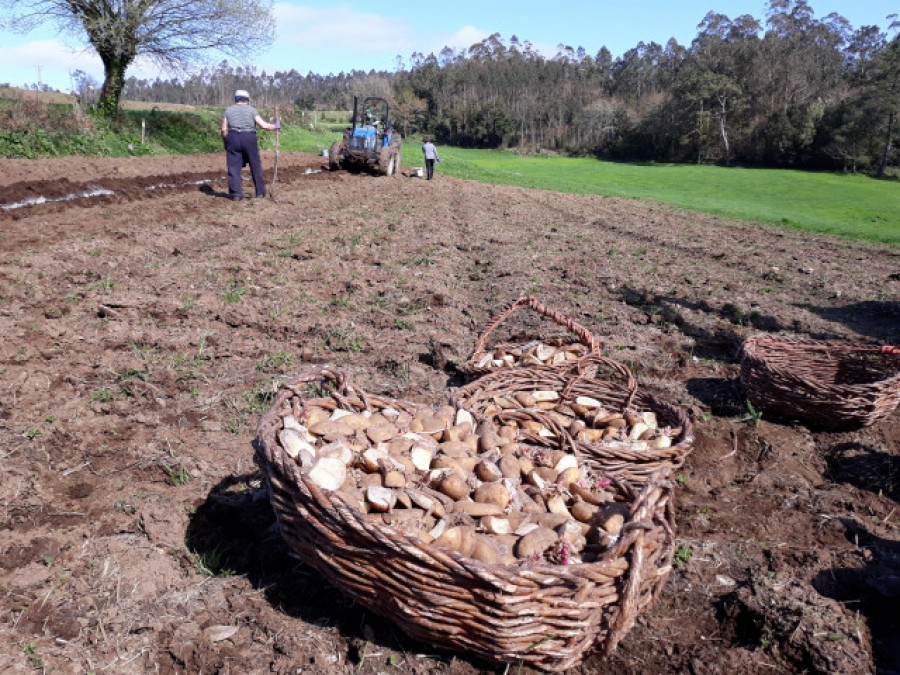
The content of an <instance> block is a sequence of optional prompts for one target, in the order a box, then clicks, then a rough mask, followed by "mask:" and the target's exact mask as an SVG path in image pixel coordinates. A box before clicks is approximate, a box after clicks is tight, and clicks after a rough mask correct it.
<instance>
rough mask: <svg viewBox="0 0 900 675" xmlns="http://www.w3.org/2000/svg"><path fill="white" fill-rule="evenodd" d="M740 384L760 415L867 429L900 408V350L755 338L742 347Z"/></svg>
mask: <svg viewBox="0 0 900 675" xmlns="http://www.w3.org/2000/svg"><path fill="white" fill-rule="evenodd" d="M741 383H742V384H743V386H744V390H745V392H746V394H747V398H748V399H749V400H750V402H751V403H752V404H753V405H754V406H756V407H757V409H759V410H760V411H763V412H766V413H771V414H773V415H776V416H778V417H782V418H785V419H796V420H801V421H803V422H807V423H810V424H813V425H816V426H820V427H822V428H825V429H843V428H859V427H864V426H868V425H870V424H872V423H873V422H875V421H877V420H879V419H882V418H883V417H886V416H887V415H890V414H891V413H892V412H893V411H894V410H896V409H897V406H898V404H900V348H898V347H862V346H854V345H848V344H838V343H834V342H822V341H814V340H803V339H800V338H795V337H787V336H781V335H770V334H764V335H756V336H753V337H750V338H748V339H747V340H745V341H744V343H743V346H742V350H741Z"/></svg>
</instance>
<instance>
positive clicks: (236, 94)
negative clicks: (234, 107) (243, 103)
mask: <svg viewBox="0 0 900 675" xmlns="http://www.w3.org/2000/svg"><path fill="white" fill-rule="evenodd" d="M241 98H245V99H247V100H248V101H249V100H250V94H248V93H247V90H246V89H238V90H237V91H236V92H234V100H235V101H237V100H238V99H241Z"/></svg>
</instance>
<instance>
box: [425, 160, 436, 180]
mask: <svg viewBox="0 0 900 675" xmlns="http://www.w3.org/2000/svg"><path fill="white" fill-rule="evenodd" d="M425 176H426V177H427V178H428V180H431V178H432V177H433V176H434V160H433V159H426V160H425Z"/></svg>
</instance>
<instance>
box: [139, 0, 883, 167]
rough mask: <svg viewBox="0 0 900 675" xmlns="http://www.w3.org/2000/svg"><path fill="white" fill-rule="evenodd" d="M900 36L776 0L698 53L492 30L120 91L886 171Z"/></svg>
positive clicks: (223, 66)
mask: <svg viewBox="0 0 900 675" xmlns="http://www.w3.org/2000/svg"><path fill="white" fill-rule="evenodd" d="M895 18H896V17H895V16H893V15H892V17H889V19H895ZM898 29H900V22H898V21H896V20H894V21H893V22H892V23H891V24H890V26H889V28H888V30H887V31H882V30H881V29H880V28H879V27H877V26H863V27H861V28H854V27H853V26H851V24H850V23H849V21H848V20H847V19H845V18H844V17H842V16H840V15H838V14H836V13H832V14H829V15H828V16H826V17H824V18H821V19H819V18H816V16H815V13H814V11H813V8H812V7H811V6H810V4H809V3H807V2H806V1H805V0H769V2H768V4H767V9H766V18H765V19H764V20H760V19H757V18H754V17H753V16H750V15H747V14H745V15H742V16H738V17H736V18H733V19H732V18H730V17H728V16H726V15H724V14H720V13H715V12H710V13H708V14H707V15H706V16H705V17H704V18H703V20H702V21H701V23H700V24H699V26H698V33H697V35H696V37H695V38H694V39H693V41H692V42H691V44H690V45H681V44H679V43H678V42H677V41H676V40H674V39H671V40H669V41H668V42H667V43H666V44H665V45H660V44H658V43H656V42H650V43H644V42H639V43H638V44H637V45H636V46H635V47H633V48H631V49H629V50H628V51H626V52H625V53H624V54H622V55H621V56H619V57H617V58H613V56H612V54H611V53H610V52H609V50H608V49H606V48H605V47H603V48H601V49H600V50H599V51H598V52H597V53H596V54H593V55H591V54H588V53H587V52H586V51H585V49H583V48H582V47H577V48H573V47H571V46H568V45H559V47H558V49H557V52H556V54H554V55H553V56H552V57H548V56H545V55H543V54H541V53H540V52H538V51H537V50H536V49H535V48H534V47H533V45H532V44H531V43H530V42H528V41H523V40H520V39H519V38H518V37H516V36H512V37H510V38H509V39H505V38H503V37H502V36H500V35H499V34H494V35H491V36H490V37H488V38H486V39H484V40H482V41H481V42H479V43H477V44H474V45H472V46H471V47H469V48H468V49H465V50H453V49H450V48H444V49H443V50H442V51H441V52H440V53H438V54H433V53H432V54H427V55H426V54H422V53H414V54H412V55H411V56H410V58H409V63H408V64H406V65H404V64H401V63H400V62H401V59H400V58H399V57H398V68H397V69H396V70H395V71H393V72H386V71H374V70H372V71H368V72H366V71H352V72H349V73H339V74H337V75H335V74H328V75H316V74H313V73H308V74H306V75H301V74H300V73H299V72H297V71H296V70H291V71H288V72H275V73H273V74H267V73H265V72H258V71H256V70H255V69H252V68H243V67H234V66H232V65H230V64H229V63H228V62H227V61H223V62H221V63H220V64H218V66H216V67H211V68H206V69H204V70H201V71H199V72H198V73H196V74H194V75H192V76H190V77H185V78H181V79H172V80H161V79H157V80H153V81H147V80H138V79H135V78H128V79H127V80H126V82H125V89H124V96H125V97H126V98H129V99H135V100H145V101H159V102H162V101H165V102H177V103H188V104H194V105H223V104H225V103H227V102H228V100H229V98H230V96H231V94H232V92H233V91H234V89H236V88H239V87H240V88H249V89H251V90H252V91H253V92H254V101H255V103H258V104H260V105H263V106H267V105H275V104H279V105H291V106H296V107H297V108H300V109H304V110H311V109H320V110H349V109H350V108H351V107H352V103H353V97H354V96H359V97H365V96H382V97H385V98H387V99H388V100H389V101H390V103H391V111H392V115H391V116H392V118H393V123H394V125H395V126H396V127H397V128H398V129H399V130H400V132H401V133H403V134H404V135H410V134H416V133H427V134H430V135H433V136H434V137H435V138H436V139H438V141H439V142H442V143H447V144H452V145H457V146H462V147H490V148H498V147H505V148H520V149H523V150H527V151H552V152H560V153H567V154H573V155H595V156H598V157H605V158H612V159H627V160H640V161H664V162H700V163H720V164H725V165H728V164H734V163H741V164H750V165H766V166H785V167H805V168H822V169H839V170H846V171H869V172H872V173H875V174H877V175H882V174H884V173H885V171H886V169H887V168H888V167H890V166H896V165H897V163H898V151H897V145H898V143H897V142H898V135H900V132H898V127H900V124H898V120H897V115H898V111H900V34H898Z"/></svg>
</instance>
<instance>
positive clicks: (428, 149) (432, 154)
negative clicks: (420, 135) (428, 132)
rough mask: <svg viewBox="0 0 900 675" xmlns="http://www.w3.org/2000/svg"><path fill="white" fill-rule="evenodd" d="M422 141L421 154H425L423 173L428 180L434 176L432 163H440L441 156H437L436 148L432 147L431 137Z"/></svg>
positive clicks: (432, 140)
mask: <svg viewBox="0 0 900 675" xmlns="http://www.w3.org/2000/svg"><path fill="white" fill-rule="evenodd" d="M424 141H425V142H424V143H422V154H423V155H425V175H426V177H427V179H428V180H431V179H432V178H433V177H434V163H435V162H437V163H438V164H440V163H441V158H440V157H439V156H438V151H437V148H436V147H434V139H433V138H427V137H426V138H425V139H424Z"/></svg>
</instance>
